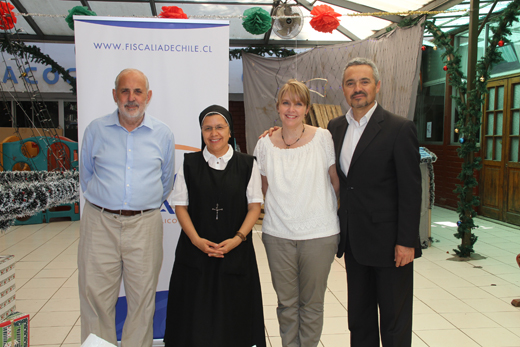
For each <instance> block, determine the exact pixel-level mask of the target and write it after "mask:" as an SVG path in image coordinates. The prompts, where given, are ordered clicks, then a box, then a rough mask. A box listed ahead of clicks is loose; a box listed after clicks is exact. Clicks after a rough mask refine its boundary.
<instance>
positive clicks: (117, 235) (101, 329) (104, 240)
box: [78, 201, 163, 347]
mask: <svg viewBox="0 0 520 347" xmlns="http://www.w3.org/2000/svg"><path fill="white" fill-rule="evenodd" d="M162 242H163V224H162V217H161V213H160V211H159V210H158V209H156V210H151V211H148V212H144V213H141V214H137V215H135V216H131V217H126V216H121V215H116V214H112V213H109V212H106V211H104V212H102V211H101V210H100V209H99V208H97V207H95V206H94V205H92V204H90V203H89V202H88V201H87V202H86V203H85V208H84V209H83V214H82V216H81V223H80V239H79V249H78V273H79V298H80V313H81V343H83V342H84V341H85V339H86V338H87V337H88V335H89V334H90V333H94V334H96V335H97V336H99V337H101V338H102V339H104V340H106V341H108V342H110V343H112V344H115V345H117V338H116V326H115V305H116V302H117V299H118V296H119V289H120V286H121V280H123V281H124V285H125V292H126V299H127V304H128V313H127V317H126V321H125V324H124V327H123V335H122V338H121V345H122V346H123V347H147V346H152V343H153V315H154V312H155V291H156V288H157V281H158V278H159V271H160V269H161V264H162V260H163V249H162Z"/></svg>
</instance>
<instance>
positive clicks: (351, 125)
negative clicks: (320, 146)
mask: <svg viewBox="0 0 520 347" xmlns="http://www.w3.org/2000/svg"><path fill="white" fill-rule="evenodd" d="M376 107H377V102H375V103H374V106H373V107H372V108H371V109H370V110H368V112H367V113H366V114H365V115H364V116H363V117H362V118H361V119H360V120H359V122H357V121H356V120H355V119H354V116H353V113H352V108H351V109H350V110H348V112H347V114H346V115H345V117H346V118H347V122H348V128H347V132H346V133H345V140H344V141H343V146H342V147H341V153H340V156H339V163H340V165H341V171H343V173H344V174H345V176H347V174H348V170H349V168H350V162H351V161H352V156H353V155H354V151H355V150H356V146H357V144H358V142H359V139H360V138H361V135H363V132H364V131H365V128H366V127H367V124H368V121H369V120H370V117H372V114H374V111H375V110H376Z"/></svg>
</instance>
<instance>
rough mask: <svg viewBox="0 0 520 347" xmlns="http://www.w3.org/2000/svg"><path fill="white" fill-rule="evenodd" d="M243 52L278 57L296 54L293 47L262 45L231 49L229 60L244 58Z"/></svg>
mask: <svg viewBox="0 0 520 347" xmlns="http://www.w3.org/2000/svg"><path fill="white" fill-rule="evenodd" d="M242 53H252V54H257V55H261V56H263V57H265V56H266V55H268V56H270V57H272V56H273V55H274V56H275V57H277V58H287V57H290V56H291V55H296V52H295V51H294V50H293V49H285V48H282V49H280V48H278V47H275V46H262V47H251V46H249V47H247V48H241V49H230V50H229V60H233V59H240V58H242Z"/></svg>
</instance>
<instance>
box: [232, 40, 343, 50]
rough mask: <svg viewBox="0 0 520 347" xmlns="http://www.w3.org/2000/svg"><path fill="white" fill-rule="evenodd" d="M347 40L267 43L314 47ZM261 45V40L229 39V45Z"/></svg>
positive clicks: (292, 46) (341, 42)
mask: <svg viewBox="0 0 520 347" xmlns="http://www.w3.org/2000/svg"><path fill="white" fill-rule="evenodd" d="M345 42H348V41H318V40H316V41H313V40H294V39H293V40H271V41H269V44H270V45H271V46H277V47H284V48H314V47H316V46H330V45H338V44H343V43H345ZM249 46H251V47H261V46H264V44H263V41H258V40H240V39H231V40H229V47H249Z"/></svg>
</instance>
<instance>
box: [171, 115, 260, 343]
mask: <svg viewBox="0 0 520 347" xmlns="http://www.w3.org/2000/svg"><path fill="white" fill-rule="evenodd" d="M199 122H200V126H201V132H202V140H203V141H202V149H203V150H202V151H201V152H195V153H187V154H185V155H184V164H183V168H182V169H181V170H179V172H178V173H177V178H176V180H175V187H174V191H173V193H172V196H171V198H170V204H173V205H175V213H176V215H177V219H178V220H179V223H180V224H181V227H182V232H181V235H180V238H179V242H178V244H177V249H176V252H175V263H174V266H173V270H172V276H171V279H170V289H169V294H168V311H167V317H166V331H165V336H164V342H165V346H167V347H170V346H178V347H208V346H212V347H252V346H256V347H264V346H265V345H266V343H265V333H264V317H263V310H262V294H261V290H260V279H259V276H258V268H257V264H256V256H255V251H254V248H253V237H252V234H250V232H251V229H252V227H253V225H254V224H255V222H256V221H257V219H258V216H259V214H260V205H261V203H262V201H263V200H262V199H263V196H262V191H261V178H260V172H259V170H258V167H257V165H256V162H255V159H254V157H252V156H250V155H247V154H243V153H239V152H235V151H234V149H233V147H232V146H231V145H230V144H232V143H234V138H233V121H232V119H231V114H230V113H229V111H228V110H226V109H225V108H223V107H221V106H217V105H213V106H210V107H208V108H206V109H205V110H204V111H202V113H201V114H200V117H199Z"/></svg>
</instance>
